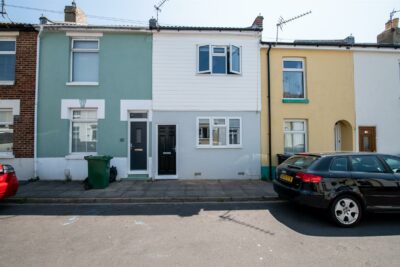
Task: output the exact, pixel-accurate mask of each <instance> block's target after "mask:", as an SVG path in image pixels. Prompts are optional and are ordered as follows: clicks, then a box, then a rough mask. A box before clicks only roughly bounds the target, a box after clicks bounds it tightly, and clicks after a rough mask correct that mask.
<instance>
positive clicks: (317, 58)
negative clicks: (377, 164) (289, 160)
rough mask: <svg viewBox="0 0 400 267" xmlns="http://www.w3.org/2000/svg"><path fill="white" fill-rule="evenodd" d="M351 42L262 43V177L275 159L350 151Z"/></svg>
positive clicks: (352, 102)
mask: <svg viewBox="0 0 400 267" xmlns="http://www.w3.org/2000/svg"><path fill="white" fill-rule="evenodd" d="M352 41H353V39H352V38H347V39H345V40H337V41H297V42H294V43H263V47H262V49H261V73H262V74H263V75H262V77H263V79H262V99H263V103H262V105H263V111H262V116H261V129H262V130H261V131H262V133H261V143H262V176H263V178H272V177H273V176H274V170H275V167H276V166H277V165H278V157H277V154H293V153H299V152H306V151H312V152H327V151H353V150H354V149H355V126H356V112H355V99H354V71H353V52H352V51H351V50H350V49H349V48H350V46H351V45H352V43H353V42H352Z"/></svg>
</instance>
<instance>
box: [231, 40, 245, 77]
mask: <svg viewBox="0 0 400 267" xmlns="http://www.w3.org/2000/svg"><path fill="white" fill-rule="evenodd" d="M233 47H236V48H239V69H240V71H235V70H233V69H232V50H233V49H232V48H233ZM229 62H230V63H231V64H230V65H229V72H231V73H234V74H241V73H242V47H241V46H237V45H230V46H229Z"/></svg>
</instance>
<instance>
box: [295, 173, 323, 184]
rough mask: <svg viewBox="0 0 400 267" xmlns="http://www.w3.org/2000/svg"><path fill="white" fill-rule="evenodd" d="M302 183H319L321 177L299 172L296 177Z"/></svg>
mask: <svg viewBox="0 0 400 267" xmlns="http://www.w3.org/2000/svg"><path fill="white" fill-rule="evenodd" d="M296 177H297V178H299V179H300V180H301V181H302V182H303V183H319V182H321V180H322V177H321V176H318V175H315V174H310V173H303V172H300V173H298V174H297V175H296Z"/></svg>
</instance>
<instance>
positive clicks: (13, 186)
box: [0, 181, 19, 199]
mask: <svg viewBox="0 0 400 267" xmlns="http://www.w3.org/2000/svg"><path fill="white" fill-rule="evenodd" d="M18 186H19V184H18V181H10V182H8V183H0V199H3V198H6V197H12V196H15V195H16V194H17V191H18Z"/></svg>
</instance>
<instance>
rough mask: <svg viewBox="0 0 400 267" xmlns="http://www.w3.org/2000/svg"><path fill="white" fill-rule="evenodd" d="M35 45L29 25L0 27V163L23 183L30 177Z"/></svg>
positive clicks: (10, 24)
mask: <svg viewBox="0 0 400 267" xmlns="http://www.w3.org/2000/svg"><path fill="white" fill-rule="evenodd" d="M36 43H37V32H36V30H35V28H34V27H33V26H32V25H28V24H18V23H1V24H0V162H1V163H3V164H5V163H8V164H11V165H13V166H14V168H15V170H16V173H17V175H18V177H19V178H20V179H23V180H26V179H29V178H32V177H33V176H34V125H35V124H34V121H35V116H34V114H35V88H36V45H37V44H36Z"/></svg>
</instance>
